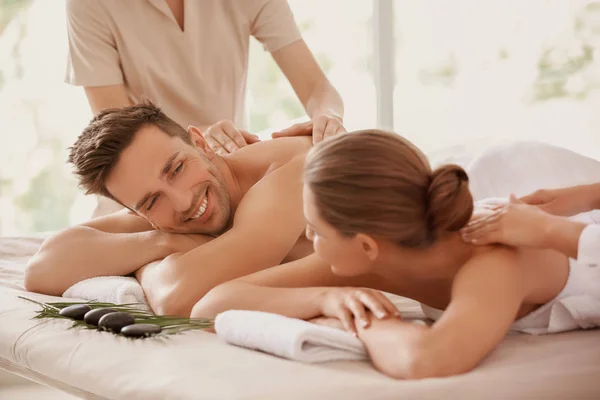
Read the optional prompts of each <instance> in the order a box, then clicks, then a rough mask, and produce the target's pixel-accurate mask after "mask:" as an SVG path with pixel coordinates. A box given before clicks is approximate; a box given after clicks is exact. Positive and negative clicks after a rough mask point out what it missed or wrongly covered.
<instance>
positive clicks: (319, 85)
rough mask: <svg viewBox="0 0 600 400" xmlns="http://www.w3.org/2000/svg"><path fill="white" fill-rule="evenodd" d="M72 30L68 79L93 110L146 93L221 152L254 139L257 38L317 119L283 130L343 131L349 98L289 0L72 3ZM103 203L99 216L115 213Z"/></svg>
mask: <svg viewBox="0 0 600 400" xmlns="http://www.w3.org/2000/svg"><path fill="white" fill-rule="evenodd" d="M67 26H68V34H69V58H68V63H67V74H66V81H67V83H69V84H72V85H76V86H83V87H84V89H85V93H86V96H87V98H88V102H89V104H90V107H91V109H92V111H93V113H94V114H97V113H98V112H99V111H100V110H103V109H105V108H109V107H123V106H128V105H131V104H135V103H138V102H139V101H141V100H142V99H143V98H147V99H149V100H151V101H153V102H154V103H156V104H157V105H159V106H160V107H162V108H164V110H165V111H166V114H167V115H169V116H170V117H171V118H173V119H174V120H175V121H176V122H177V123H178V124H179V125H181V126H183V127H187V126H190V125H193V126H197V127H199V130H200V131H201V132H202V134H203V136H204V137H205V139H206V141H207V143H208V144H209V145H210V146H211V147H212V148H213V150H215V151H217V152H219V153H230V152H233V151H235V150H237V149H238V148H241V147H243V146H245V145H246V144H250V143H255V142H256V141H258V138H257V137H256V136H255V135H252V134H250V133H248V132H246V131H245V130H244V129H245V100H246V81H247V75H248V50H249V41H250V37H251V36H253V37H254V38H256V39H257V40H258V41H259V42H261V43H262V45H263V46H264V47H265V49H266V50H268V51H269V52H270V53H271V54H272V56H273V58H274V60H275V61H276V63H277V65H278V66H279V67H280V68H281V70H282V71H283V73H284V74H285V76H286V77H287V79H288V80H289V82H290V84H291V86H292V88H293V89H294V92H295V93H296V94H297V96H298V99H299V100H300V102H301V103H302V105H303V106H304V108H305V110H306V112H307V114H308V116H309V117H310V118H311V121H309V122H307V123H303V124H298V125H297V126H293V127H291V128H289V129H288V130H285V131H284V132H282V133H281V134H283V135H299V134H311V133H312V134H313V139H314V140H315V141H319V140H321V139H322V138H323V137H328V136H331V135H334V134H336V133H338V132H340V131H343V130H344V128H343V126H342V122H343V121H342V120H343V108H344V107H343V102H342V99H341V98H340V96H339V94H338V92H337V91H336V90H335V88H334V87H333V86H332V85H331V83H330V82H329V80H328V79H327V77H326V76H325V74H324V73H323V71H322V70H321V68H320V67H319V65H318V63H317V62H316V60H315V58H314V56H313V54H312V53H311V51H310V50H309V48H308V47H307V46H306V43H305V42H304V41H303V40H302V37H301V34H300V31H299V30H298V27H297V25H296V22H295V21H294V17H293V14H292V12H291V10H290V8H289V5H288V4H287V1H285V0H243V1H239V0H202V1H184V0H131V1H121V0H104V1H97V0H68V1H67ZM101 204H102V205H103V206H104V207H105V208H104V210H103V209H102V208H100V209H98V210H96V215H104V214H106V213H107V212H109V211H114V210H115V207H114V206H115V205H114V204H113V206H112V207H111V206H109V203H108V202H102V203H101Z"/></svg>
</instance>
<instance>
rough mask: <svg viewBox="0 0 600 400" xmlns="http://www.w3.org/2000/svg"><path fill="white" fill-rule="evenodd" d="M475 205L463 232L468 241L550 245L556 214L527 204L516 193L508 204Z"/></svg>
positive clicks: (476, 242)
mask: <svg viewBox="0 0 600 400" xmlns="http://www.w3.org/2000/svg"><path fill="white" fill-rule="evenodd" d="M475 208H476V211H475V212H474V214H473V215H474V216H473V218H472V219H471V222H469V223H468V224H467V226H466V227H465V228H463V229H462V230H461V232H460V233H461V235H462V238H463V240H464V241H465V242H468V243H472V244H476V245H486V244H492V243H502V244H506V245H509V246H522V247H538V248H541V247H546V244H547V243H546V242H547V240H546V239H547V238H546V236H547V232H546V231H547V228H548V226H549V225H550V223H551V220H552V219H553V218H555V217H552V216H551V215H550V214H548V213H546V212H545V211H543V210H542V209H540V208H538V207H536V206H533V205H528V204H525V203H523V202H522V201H521V200H518V199H517V198H516V197H515V196H514V195H511V196H510V200H509V202H508V203H507V204H504V205H502V204H487V205H486V204H481V205H476V207H475Z"/></svg>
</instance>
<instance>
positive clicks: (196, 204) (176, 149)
mask: <svg viewBox="0 0 600 400" xmlns="http://www.w3.org/2000/svg"><path fill="white" fill-rule="evenodd" d="M190 136H191V138H192V142H193V143H194V146H192V145H190V144H188V143H185V142H184V141H183V140H181V139H180V138H175V137H171V136H168V135H167V134H165V133H163V132H162V131H161V130H160V128H158V127H157V126H154V125H148V126H145V127H143V128H142V129H140V130H139V131H138V132H137V133H136V134H135V137H134V138H133V140H132V142H131V144H130V145H129V146H128V147H127V148H126V149H125V150H124V151H123V152H122V153H121V156H120V158H119V161H118V162H117V165H115V167H114V169H113V171H112V172H111V173H110V175H109V177H108V179H107V181H106V188H107V189H108V191H109V192H110V193H111V194H112V195H113V196H114V197H115V198H116V199H118V200H119V201H120V202H121V203H123V204H124V205H126V206H127V207H129V208H130V209H132V210H135V211H136V212H137V213H138V214H139V215H141V216H143V217H144V218H146V219H147V220H148V221H149V222H150V223H152V225H154V227H155V228H157V229H160V230H163V231H166V232H177V233H207V234H218V233H220V232H222V231H223V230H224V229H225V227H226V226H227V223H228V221H229V217H230V215H231V205H230V201H229V192H228V189H227V186H226V183H225V180H224V178H223V176H222V174H221V173H220V171H219V170H218V169H217V168H216V167H215V165H214V164H213V163H212V162H211V161H210V159H209V156H210V157H212V156H214V153H209V156H207V154H206V153H205V151H204V150H203V149H202V148H201V147H203V145H204V144H205V142H204V141H203V138H202V137H201V136H200V134H199V132H197V131H191V132H190ZM197 145H200V147H197Z"/></svg>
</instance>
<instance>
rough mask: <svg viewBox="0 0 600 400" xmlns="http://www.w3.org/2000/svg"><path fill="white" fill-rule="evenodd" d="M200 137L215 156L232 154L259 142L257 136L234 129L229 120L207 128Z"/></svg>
mask: <svg viewBox="0 0 600 400" xmlns="http://www.w3.org/2000/svg"><path fill="white" fill-rule="evenodd" d="M202 136H203V137H204V139H205V140H206V142H207V143H208V145H209V146H210V147H211V148H212V149H213V150H214V151H215V153H217V154H227V153H233V152H234V151H236V150H238V149H241V148H242V147H244V146H246V145H248V144H252V143H256V142H260V139H259V138H258V136H256V135H254V134H252V133H250V132H246V131H244V130H241V129H238V128H236V127H235V125H234V124H233V122H231V121H229V120H223V121H219V122H217V123H216V124H214V125H211V126H209V127H208V129H206V130H205V131H204V132H202Z"/></svg>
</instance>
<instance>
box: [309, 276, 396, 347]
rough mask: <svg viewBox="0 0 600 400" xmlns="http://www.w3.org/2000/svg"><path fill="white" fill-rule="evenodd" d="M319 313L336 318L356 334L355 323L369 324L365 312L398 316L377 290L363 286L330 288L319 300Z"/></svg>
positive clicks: (386, 299)
mask: <svg viewBox="0 0 600 400" xmlns="http://www.w3.org/2000/svg"><path fill="white" fill-rule="evenodd" d="M320 307H321V313H322V314H323V315H324V316H326V317H333V318H338V319H339V320H340V321H341V323H342V325H343V327H344V329H345V330H347V331H349V332H352V333H353V334H354V335H355V336H356V335H357V331H356V326H355V323H358V324H359V325H360V326H361V327H362V328H367V327H368V326H369V324H370V321H369V317H368V316H367V312H368V311H371V312H372V313H373V315H375V317H377V318H378V319H384V318H387V317H390V316H395V317H396V316H399V315H400V313H399V312H398V310H397V309H396V307H395V306H394V304H392V302H391V301H390V300H389V299H388V298H387V297H385V295H384V294H383V293H381V292H380V291H378V290H373V289H365V288H331V289H329V290H327V291H326V292H325V293H324V294H323V297H322V299H321V301H320Z"/></svg>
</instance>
